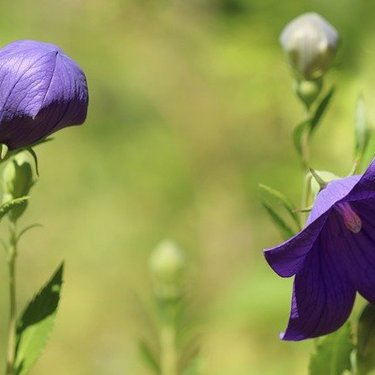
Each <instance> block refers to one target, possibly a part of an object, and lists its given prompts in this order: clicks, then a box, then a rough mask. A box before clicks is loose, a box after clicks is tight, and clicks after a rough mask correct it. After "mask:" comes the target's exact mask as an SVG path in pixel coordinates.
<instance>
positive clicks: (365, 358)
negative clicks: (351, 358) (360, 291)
mask: <svg viewBox="0 0 375 375" xmlns="http://www.w3.org/2000/svg"><path fill="white" fill-rule="evenodd" d="M357 336H358V337H357V340H358V343H357V366H358V370H359V373H360V374H368V373H369V372H370V371H371V370H374V369H375V352H374V346H375V306H374V305H372V304H368V305H367V306H366V307H365V308H364V309H363V311H362V314H361V316H360V317H359V321H358V333H357Z"/></svg>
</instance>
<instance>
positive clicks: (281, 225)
mask: <svg viewBox="0 0 375 375" xmlns="http://www.w3.org/2000/svg"><path fill="white" fill-rule="evenodd" d="M262 205H263V207H264V208H265V209H266V211H267V212H268V214H269V215H270V217H271V219H272V221H273V222H274V224H275V225H276V227H277V228H278V229H279V231H280V234H281V236H282V237H283V239H284V240H287V239H289V238H290V237H292V236H293V235H294V234H295V232H294V231H293V229H292V228H290V226H289V225H288V224H287V223H286V222H285V220H284V219H283V218H282V217H281V216H280V215H279V214H278V213H277V212H276V211H275V210H274V209H273V208H272V207H271V206H269V205H268V204H267V203H265V202H262Z"/></svg>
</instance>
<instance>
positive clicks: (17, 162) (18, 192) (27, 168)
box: [2, 151, 36, 221]
mask: <svg viewBox="0 0 375 375" xmlns="http://www.w3.org/2000/svg"><path fill="white" fill-rule="evenodd" d="M2 181H3V201H2V203H5V202H8V201H10V200H13V199H16V198H21V197H24V196H26V195H28V194H29V192H30V189H31V187H32V186H33V185H34V183H35V182H36V173H35V161H34V159H33V157H32V156H31V155H30V153H29V152H27V151H22V152H19V153H17V154H16V155H15V156H14V157H13V158H12V159H10V160H9V161H8V163H7V164H6V166H5V168H4V171H3V179H2ZM26 206H27V202H25V203H23V204H22V205H20V206H17V207H15V208H13V209H12V210H11V211H10V213H9V217H10V219H11V220H12V221H16V220H17V219H18V218H19V217H20V216H21V215H22V214H23V212H24V211H25V209H26Z"/></svg>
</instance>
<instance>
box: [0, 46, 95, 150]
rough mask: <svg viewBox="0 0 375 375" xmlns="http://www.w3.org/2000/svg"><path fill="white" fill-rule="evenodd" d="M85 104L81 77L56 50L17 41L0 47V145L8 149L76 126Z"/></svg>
mask: <svg viewBox="0 0 375 375" xmlns="http://www.w3.org/2000/svg"><path fill="white" fill-rule="evenodd" d="M87 105H88V91H87V82H86V77H85V75H84V73H83V72H82V70H81V68H80V67H79V66H78V65H77V64H76V63H75V62H74V61H73V60H72V59H71V58H70V57H68V56H67V55H65V54H64V52H63V51H62V50H61V49H60V48H59V47H57V46H55V45H53V44H49V43H42V42H37V41H32V40H21V41H16V42H13V43H10V44H8V45H6V46H5V47H3V48H2V49H0V143H4V144H6V145H7V146H8V147H9V149H17V148H20V147H25V146H30V145H32V144H34V143H36V142H38V141H40V140H42V139H43V138H45V137H47V136H48V135H50V134H52V133H54V132H56V131H57V130H59V129H62V128H64V127H67V126H71V125H79V124H82V123H83V122H84V121H85V119H86V114H87Z"/></svg>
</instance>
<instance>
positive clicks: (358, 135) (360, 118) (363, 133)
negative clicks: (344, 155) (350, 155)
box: [354, 95, 370, 159]
mask: <svg viewBox="0 0 375 375" xmlns="http://www.w3.org/2000/svg"><path fill="white" fill-rule="evenodd" d="M369 139H370V127H369V123H368V119H367V113H366V106H365V102H364V100H363V97H362V95H360V96H359V97H358V100H357V106H356V110H355V150H354V152H355V156H356V158H358V159H361V158H362V156H363V154H364V153H365V151H366V148H367V145H368V143H369Z"/></svg>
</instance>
